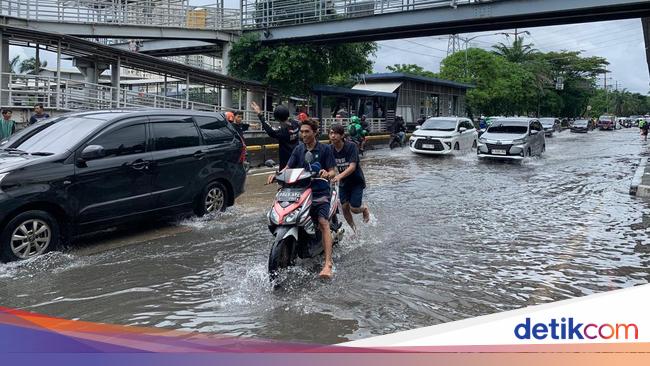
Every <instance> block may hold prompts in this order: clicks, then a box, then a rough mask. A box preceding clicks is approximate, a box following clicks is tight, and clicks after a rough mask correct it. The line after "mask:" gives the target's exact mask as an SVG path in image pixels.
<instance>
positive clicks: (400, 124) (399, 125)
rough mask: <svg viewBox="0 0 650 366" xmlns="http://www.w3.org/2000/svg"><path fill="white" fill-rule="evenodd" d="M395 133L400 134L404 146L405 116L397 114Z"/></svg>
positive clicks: (394, 126) (394, 124) (394, 125)
mask: <svg viewBox="0 0 650 366" xmlns="http://www.w3.org/2000/svg"><path fill="white" fill-rule="evenodd" d="M391 132H392V133H393V135H397V136H399V140H400V143H401V144H402V146H403V145H404V143H405V142H406V124H405V123H404V118H402V116H399V115H398V116H395V122H394V123H393V131H391Z"/></svg>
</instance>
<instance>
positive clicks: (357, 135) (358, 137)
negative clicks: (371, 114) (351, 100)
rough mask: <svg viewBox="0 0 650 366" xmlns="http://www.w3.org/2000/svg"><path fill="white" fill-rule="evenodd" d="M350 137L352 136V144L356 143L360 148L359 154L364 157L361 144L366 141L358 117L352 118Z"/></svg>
mask: <svg viewBox="0 0 650 366" xmlns="http://www.w3.org/2000/svg"><path fill="white" fill-rule="evenodd" d="M348 135H350V139H351V140H352V142H354V143H355V144H356V145H357V146H359V153H360V154H362V155H363V149H362V148H361V144H362V143H363V139H364V135H365V133H364V129H363V127H362V126H361V120H360V119H359V117H357V116H352V117H350V125H349V126H348Z"/></svg>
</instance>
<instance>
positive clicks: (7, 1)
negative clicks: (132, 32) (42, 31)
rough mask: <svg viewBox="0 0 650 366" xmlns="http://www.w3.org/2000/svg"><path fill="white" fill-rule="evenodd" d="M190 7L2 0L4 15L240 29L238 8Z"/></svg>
mask: <svg viewBox="0 0 650 366" xmlns="http://www.w3.org/2000/svg"><path fill="white" fill-rule="evenodd" d="M219 3H220V2H219V1H216V0H215V4H214V5H204V6H200V7H199V6H190V5H189V4H188V0H144V1H142V0H2V1H1V2H0V14H2V15H5V16H11V17H17V18H24V19H30V20H39V21H53V22H60V23H102V24H117V25H145V26H162V27H176V28H193V29H194V28H198V29H215V30H217V29H228V30H238V29H241V12H240V10H239V9H225V8H223V7H222V6H220V5H219Z"/></svg>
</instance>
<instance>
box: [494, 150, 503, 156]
mask: <svg viewBox="0 0 650 366" xmlns="http://www.w3.org/2000/svg"><path fill="white" fill-rule="evenodd" d="M492 154H494V155H505V154H506V151H505V150H492Z"/></svg>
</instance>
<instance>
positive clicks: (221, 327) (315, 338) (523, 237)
mask: <svg viewBox="0 0 650 366" xmlns="http://www.w3.org/2000/svg"><path fill="white" fill-rule="evenodd" d="M644 151H645V145H644V144H643V143H642V142H641V141H640V140H639V136H638V130H637V129H628V130H618V131H614V132H609V131H604V132H599V131H596V132H590V133H589V134H586V135H584V134H571V133H569V132H568V131H565V132H562V133H561V134H559V135H556V136H555V137H553V138H548V139H547V151H546V153H545V154H544V156H543V157H541V158H530V159H526V160H525V161H523V162H522V163H521V164H518V163H517V164H513V163H501V162H498V163H494V162H479V161H478V160H477V158H476V155H475V154H474V153H466V154H459V155H456V156H452V157H444V158H437V157H428V156H416V155H414V154H412V153H411V152H410V151H408V149H407V148H405V149H397V150H393V151H391V150H388V149H383V150H375V151H370V152H368V153H367V156H366V157H365V158H364V160H363V162H362V165H363V168H364V171H365V174H366V177H367V180H368V189H367V190H366V199H367V202H368V203H369V205H370V208H371V211H372V220H371V222H370V223H369V224H367V225H362V224H360V225H359V226H360V232H359V234H358V235H357V236H356V237H352V236H351V235H348V234H346V237H345V238H344V240H343V242H342V243H341V245H340V246H338V247H336V248H335V254H334V261H335V277H334V279H333V280H332V281H322V280H319V279H317V278H316V277H317V276H316V275H317V273H318V271H319V270H320V259H317V260H308V261H302V262H301V263H299V264H298V266H296V267H294V268H292V269H290V270H289V271H287V273H285V274H284V275H283V284H284V286H283V288H282V289H280V290H275V291H274V290H273V289H272V288H271V286H270V285H269V281H268V276H267V274H266V264H267V257H268V251H269V246H270V243H271V234H270V233H269V232H268V229H267V227H266V224H265V214H266V210H267V209H268V207H269V205H270V203H271V199H272V194H273V190H274V188H273V187H272V186H264V185H263V180H264V176H257V177H255V176H254V177H251V178H250V179H249V182H248V186H247V192H246V193H245V194H244V196H242V197H241V198H240V199H239V200H238V204H237V205H236V206H235V207H233V208H231V209H229V211H227V212H226V213H223V214H220V215H217V216H216V217H210V218H201V219H199V218H190V219H184V220H181V221H179V222H176V223H172V224H163V225H160V224H157V225H144V227H143V226H140V227H137V228H131V229H126V230H124V229H120V230H118V231H117V232H106V233H102V234H100V235H95V236H92V237H89V238H83V239H81V240H79V243H78V244H76V245H75V246H73V247H71V248H70V249H68V250H66V251H64V252H53V253H49V254H48V255H46V256H43V257H40V258H35V259H32V260H29V261H24V262H19V263H9V264H0V305H2V306H7V307H15V308H20V309H24V310H28V311H34V312H39V313H44V314H48V315H52V316H58V317H64V318H68V319H82V320H87V321H96V322H105V323H113V324H123V325H139V326H147V327H162V328H170V329H181V330H190V331H200V332H211V333H218V334H227V335H235V336H244V337H255V338H258V339H259V338H263V339H279V340H292V341H302V342H315V343H327V344H331V343H338V342H343V341H347V340H354V339H359V338H365V337H369V336H373V335H382V334H387V333H391V332H395V331H400V330H408V329H413V328H417V327H423V326H429V325H435V324H439V323H444V322H449V321H452V320H459V319H463V318H468V317H473V316H478V315H485V314H491V313H495V312H500V311H504V310H510V309H516V308H521V307H525V306H528V305H534V304H540V303H546V302H552V301H557V300H561V299H566V298H571V297H579V296H585V295H589V294H593V293H598V292H604V291H609V290H613V289H618V288H624V287H630V286H634V285H639V284H645V283H648V281H649V279H650V250H648V249H649V248H650V240H649V239H648V230H649V229H648V227H649V226H650V204H649V203H648V201H645V200H643V199H639V198H636V197H631V196H629V195H628V189H629V186H630V182H631V180H632V176H633V175H634V172H635V169H636V164H638V161H639V157H640V155H642V154H643V153H644ZM358 218H359V219H360V217H358Z"/></svg>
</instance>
